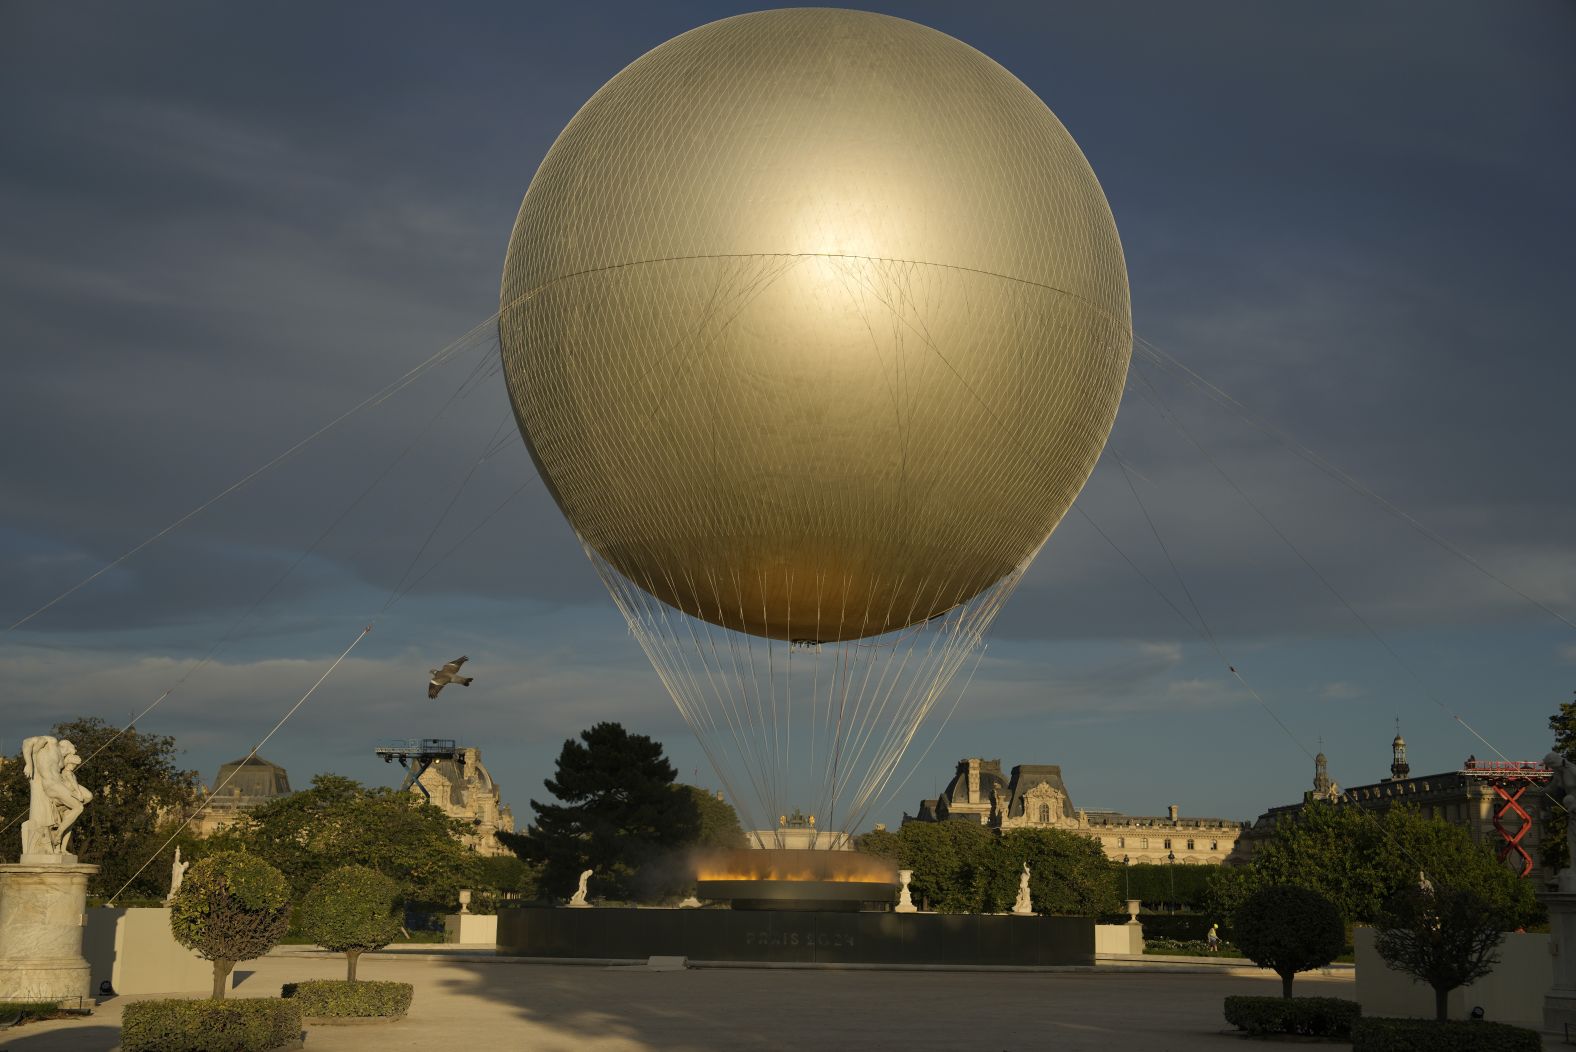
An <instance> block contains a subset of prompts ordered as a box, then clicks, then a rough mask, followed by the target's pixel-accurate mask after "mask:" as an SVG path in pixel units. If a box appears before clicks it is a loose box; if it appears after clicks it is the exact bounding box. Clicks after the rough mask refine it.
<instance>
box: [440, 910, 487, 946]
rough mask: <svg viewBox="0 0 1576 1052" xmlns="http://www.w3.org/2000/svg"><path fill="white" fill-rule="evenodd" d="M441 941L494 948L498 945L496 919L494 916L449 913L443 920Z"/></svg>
mask: <svg viewBox="0 0 1576 1052" xmlns="http://www.w3.org/2000/svg"><path fill="white" fill-rule="evenodd" d="M443 941H444V942H454V943H459V944H461V945H471V946H495V945H497V943H498V917H497V915H496V914H491V915H487V914H480V913H451V914H449V915H448V916H447V917H445V918H443Z"/></svg>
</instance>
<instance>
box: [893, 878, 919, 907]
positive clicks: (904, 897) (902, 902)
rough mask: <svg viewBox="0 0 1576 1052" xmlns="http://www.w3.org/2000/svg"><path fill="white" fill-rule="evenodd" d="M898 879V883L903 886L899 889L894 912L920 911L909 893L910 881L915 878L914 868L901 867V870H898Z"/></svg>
mask: <svg viewBox="0 0 1576 1052" xmlns="http://www.w3.org/2000/svg"><path fill="white" fill-rule="evenodd" d="M897 879H898V883H899V884H900V885H901V888H900V889H899V891H898V893H897V906H896V908H895V909H894V910H893V912H894V913H916V912H918V911H917V910H916V909H915V907H914V900H913V899H912V898H910V897H909V894H908V882H909V881H911V880H913V879H914V871H913V870H912V869H900V870H898V871H897Z"/></svg>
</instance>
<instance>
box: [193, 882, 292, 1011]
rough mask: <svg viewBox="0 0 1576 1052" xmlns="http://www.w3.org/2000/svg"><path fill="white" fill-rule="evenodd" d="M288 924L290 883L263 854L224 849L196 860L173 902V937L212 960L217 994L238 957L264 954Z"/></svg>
mask: <svg viewBox="0 0 1576 1052" xmlns="http://www.w3.org/2000/svg"><path fill="white" fill-rule="evenodd" d="M289 924H290V887H289V885H288V884H286V883H285V878H284V874H282V873H280V872H279V871H278V870H277V869H275V868H274V867H273V866H270V865H269V864H268V863H266V862H264V861H263V860H262V859H260V858H254V857H253V856H251V855H247V854H244V853H242V852H239V851H223V852H220V853H219V854H216V855H210V856H208V857H207V858H205V859H201V860H200V861H198V862H195V863H193V864H192V868H191V870H190V872H188V873H187V874H186V878H185V879H184V880H183V881H182V882H181V890H180V891H179V892H178V893H177V894H176V896H175V901H174V903H172V904H171V906H170V934H172V935H174V936H175V941H176V942H178V943H180V944H181V945H182V946H184V947H186V948H187V949H189V950H193V951H195V952H196V953H197V955H198V956H199V957H201V958H203V959H204V960H208V961H212V962H213V998H214V1000H221V999H223V997H224V982H225V979H226V978H227V977H228V976H229V974H230V971H231V970H232V969H233V968H234V967H235V965H236V963H237V962H239V961H250V960H253V959H255V958H257V957H261V956H263V955H264V954H265V953H267V952H268V951H269V950H271V949H273V948H274V946H275V945H277V944H278V942H279V940H280V938H281V937H282V936H283V935H284V933H285V929H286V928H287V927H288V926H289Z"/></svg>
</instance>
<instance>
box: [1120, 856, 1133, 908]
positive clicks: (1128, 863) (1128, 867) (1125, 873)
mask: <svg viewBox="0 0 1576 1052" xmlns="http://www.w3.org/2000/svg"><path fill="white" fill-rule="evenodd" d="M1132 865H1133V860H1132V859H1130V858H1128V857H1127V856H1126V855H1123V856H1122V886H1123V887H1125V888H1126V889H1127V899H1128V901H1129V902H1131V901H1132V898H1133V870H1132Z"/></svg>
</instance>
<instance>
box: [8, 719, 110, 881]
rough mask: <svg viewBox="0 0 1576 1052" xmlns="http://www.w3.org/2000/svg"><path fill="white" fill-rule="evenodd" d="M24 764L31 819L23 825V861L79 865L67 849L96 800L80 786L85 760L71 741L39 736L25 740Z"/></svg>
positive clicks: (29, 817) (23, 741)
mask: <svg viewBox="0 0 1576 1052" xmlns="http://www.w3.org/2000/svg"><path fill="white" fill-rule="evenodd" d="M22 763H23V773H24V774H25V775H26V777H27V779H28V783H29V788H30V789H31V795H30V797H29V801H28V820H27V821H25V822H23V823H22V859H23V861H34V862H41V861H52V862H60V863H62V864H69V863H74V862H76V860H77V857H76V856H75V855H72V854H69V853H68V852H67V850H66V848H67V847H68V846H69V845H70V842H71V825H72V823H73V822H75V821H76V820H77V819H78V818H80V817H81V816H82V809H83V808H84V807H85V806H87V804H88V803H89V802H90V801H91V800H92V799H93V794H92V793H90V792H89V791H88V790H86V789H84V788H82V786H80V785H78V784H77V776H76V770H77V768H78V767H80V766H81V765H82V757H81V756H80V755H79V754H78V753H77V748H76V746H74V745H72V744H71V743H70V742H69V741H66V740H65V739H63V738H52V737H50V736H49V735H39V736H37V737H34V738H24V739H23V740H22Z"/></svg>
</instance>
